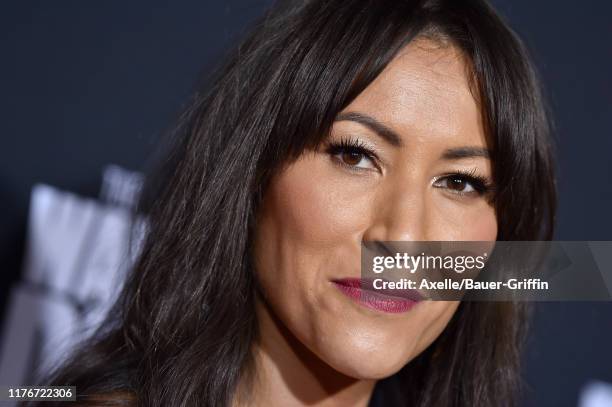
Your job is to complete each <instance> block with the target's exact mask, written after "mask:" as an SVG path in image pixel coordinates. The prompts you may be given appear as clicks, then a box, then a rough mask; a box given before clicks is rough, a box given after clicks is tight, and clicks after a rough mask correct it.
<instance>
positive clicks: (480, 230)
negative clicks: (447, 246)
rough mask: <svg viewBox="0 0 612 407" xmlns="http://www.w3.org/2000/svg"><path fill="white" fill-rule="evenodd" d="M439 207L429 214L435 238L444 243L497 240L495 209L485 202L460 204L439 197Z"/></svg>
mask: <svg viewBox="0 0 612 407" xmlns="http://www.w3.org/2000/svg"><path fill="white" fill-rule="evenodd" d="M436 199H437V200H438V203H437V205H433V206H432V208H433V209H432V211H431V212H430V213H429V216H430V217H431V218H430V224H431V225H432V227H433V228H434V230H435V232H434V233H433V234H434V235H435V238H432V239H431V240H444V241H455V240H457V241H471V240H474V241H493V240H496V238H497V216H496V214H495V208H493V207H492V206H490V205H489V204H487V203H486V202H485V201H479V202H476V203H474V204H469V205H465V204H459V203H457V202H453V201H452V200H450V199H448V198H446V197H437V198H436Z"/></svg>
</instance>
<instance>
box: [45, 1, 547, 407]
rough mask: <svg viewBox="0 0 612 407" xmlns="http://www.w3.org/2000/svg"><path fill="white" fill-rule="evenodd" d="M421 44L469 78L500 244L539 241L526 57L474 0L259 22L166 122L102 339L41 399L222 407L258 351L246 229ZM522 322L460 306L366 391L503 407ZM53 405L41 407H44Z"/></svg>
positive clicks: (300, 6)
mask: <svg viewBox="0 0 612 407" xmlns="http://www.w3.org/2000/svg"><path fill="white" fill-rule="evenodd" d="M419 36H427V37H428V38H433V39H437V40H438V41H441V42H446V43H450V44H452V45H454V46H456V47H458V48H459V49H461V50H462V51H463V52H464V54H465V55H466V56H467V58H468V60H469V61H470V71H471V77H472V78H471V79H472V80H473V84H474V89H475V92H476V93H475V97H476V99H477V100H478V103H479V104H480V108H481V111H482V116H483V122H484V123H485V127H486V132H487V137H488V139H489V143H490V148H491V149H492V151H493V157H492V162H493V177H494V180H495V183H496V185H497V186H498V188H497V190H496V196H495V198H494V205H495V208H496V213H497V220H498V230H499V232H498V237H497V239H498V240H550V239H551V238H552V230H553V220H554V215H555V199H556V198H555V197H556V192H555V183H554V171H553V164H552V159H551V151H550V150H551V146H550V141H549V130H548V125H547V119H546V114H545V109H544V107H543V103H542V98H541V93H540V90H539V86H538V82H537V80H536V76H535V74H534V70H533V68H532V65H531V63H530V62H529V58H528V55H527V53H526V51H525V49H524V46H523V45H522V43H521V42H520V40H519V39H518V38H517V37H516V35H515V34H514V33H513V32H512V31H511V30H510V29H509V28H508V26H507V25H506V24H505V23H504V22H503V21H502V19H500V17H499V16H498V15H497V14H496V13H495V11H494V10H493V9H492V8H491V7H490V6H489V5H488V4H487V2H486V1H484V0H465V1H461V0H446V1H445V0H423V1H418V0H386V1H385V0H336V1H325V0H305V1H284V2H280V3H278V4H276V5H275V6H274V7H272V8H271V9H270V10H269V11H268V12H267V13H266V14H265V15H264V16H263V17H262V18H260V19H259V20H258V21H257V23H256V24H255V25H254V27H253V29H252V31H251V32H250V34H249V35H248V36H247V37H246V38H245V39H244V40H243V41H242V42H241V43H240V45H239V46H238V47H236V49H235V50H234V51H232V53H231V54H230V55H229V57H228V59H227V60H226V62H225V63H224V65H222V66H220V67H219V68H218V70H217V71H216V73H215V75H214V76H213V79H212V80H211V81H210V82H209V83H207V84H206V85H205V86H204V87H203V88H202V90H201V91H200V92H196V94H195V96H194V97H193V100H192V102H191V103H190V105H189V107H188V108H187V109H186V111H185V112H184V114H183V115H182V116H181V117H180V119H179V122H178V125H177V126H176V129H175V131H173V136H172V140H173V143H172V147H171V149H170V152H169V153H168V155H167V156H165V158H164V160H162V162H161V165H160V167H159V170H158V171H157V172H154V173H153V174H151V175H150V176H149V177H148V184H147V186H146V188H145V190H144V193H143V201H142V203H143V205H141V208H143V209H144V212H145V213H146V215H147V218H148V221H149V229H148V233H147V236H146V239H145V241H144V243H143V245H142V252H141V255H140V256H139V257H138V260H137V262H136V264H135V265H134V267H133V270H131V272H130V274H129V275H128V279H127V281H126V283H125V285H124V287H123V289H122V291H121V294H120V297H119V300H118V301H117V302H116V303H115V305H114V307H113V309H112V311H111V312H110V313H109V315H108V317H107V319H106V320H105V322H104V323H103V325H102V326H101V327H100V328H99V329H97V330H96V332H95V333H94V334H93V335H92V336H91V337H90V338H89V339H88V340H87V341H86V342H85V343H83V344H82V345H81V346H80V347H79V348H78V349H77V350H76V351H75V352H74V354H73V355H72V357H71V358H70V359H69V360H68V361H67V362H65V363H64V365H63V366H60V367H59V368H57V369H56V370H55V371H54V372H52V373H51V374H50V375H49V376H48V377H47V379H46V380H45V381H44V384H53V385H73V386H76V387H77V392H78V399H79V400H81V401H82V403H83V404H85V405H87V404H89V405H96V403H97V402H98V401H96V400H102V399H104V398H105V396H109V398H110V399H112V400H115V401H116V402H118V401H120V400H125V401H126V403H129V404H130V405H135V406H195V405H198V406H228V405H230V404H231V401H232V399H233V397H234V394H235V392H236V389H237V383H238V381H239V379H240V378H241V377H243V375H244V374H245V372H248V371H250V369H251V368H252V366H253V360H252V355H251V349H252V344H253V342H254V341H256V340H257V339H258V335H259V332H258V325H257V318H256V315H255V307H254V304H255V300H256V295H257V290H256V278H255V273H254V270H253V267H252V263H251V240H252V237H253V232H254V225H255V214H256V212H257V208H258V206H259V205H260V202H261V200H262V197H263V195H264V194H265V191H266V186H267V185H268V182H269V180H270V179H271V177H272V176H274V174H275V173H277V172H278V171H280V170H281V169H282V166H283V165H284V164H286V163H287V162H290V161H291V160H293V159H295V158H296V157H298V156H299V155H300V154H301V153H302V152H304V151H305V150H306V149H309V148H312V147H314V146H316V145H318V143H319V142H321V141H322V140H323V139H324V138H325V137H326V135H327V134H328V131H329V129H330V127H331V124H332V122H333V121H334V118H335V117H336V115H337V114H338V113H339V112H340V111H341V110H342V109H343V108H344V107H346V106H347V105H348V104H349V103H350V102H351V101H352V100H353V99H354V98H355V97H356V96H357V95H359V93H360V92H362V91H363V90H364V89H365V88H366V87H367V86H368V85H369V84H370V83H371V82H372V81H373V80H374V79H375V78H376V77H377V75H379V74H380V73H381V71H382V70H383V69H384V68H385V66H386V65H387V64H388V63H389V62H390V60H391V59H392V58H393V57H394V55H396V53H397V52H398V50H400V49H401V48H402V47H403V46H405V45H406V44H407V43H408V42H410V41H411V40H413V39H414V38H416V37H419ZM527 316H528V312H527V305H526V304H525V303H513V302H463V303H461V304H460V306H459V308H458V310H457V312H456V314H455V315H454V316H453V318H452V319H451V321H450V323H449V325H448V326H447V327H446V329H445V330H444V331H443V333H442V334H441V335H440V336H439V337H438V338H437V339H436V340H435V341H434V342H433V343H432V345H431V346H430V347H429V348H428V349H427V350H425V351H424V352H423V353H422V354H420V355H419V356H417V357H416V358H415V359H414V360H412V361H411V362H410V363H409V364H407V365H406V366H405V367H404V368H403V369H402V370H401V371H400V372H398V373H397V374H395V375H393V376H392V377H390V378H388V379H385V380H382V381H380V382H379V383H378V384H377V386H376V389H375V392H374V396H373V397H374V399H375V400H377V401H379V402H380V403H382V404H383V405H410V406H446V407H451V406H452V407H458V406H510V405H513V404H514V402H515V400H516V395H517V389H518V386H519V384H520V383H519V361H520V351H521V346H522V342H523V340H524V336H525V328H526V326H525V325H526V323H527ZM44 405H49V404H44Z"/></svg>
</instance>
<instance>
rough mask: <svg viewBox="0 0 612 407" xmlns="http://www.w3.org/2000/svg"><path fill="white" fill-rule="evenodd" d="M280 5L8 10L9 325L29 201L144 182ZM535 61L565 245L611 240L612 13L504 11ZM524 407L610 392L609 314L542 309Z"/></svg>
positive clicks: (604, 4) (1, 161) (598, 5)
mask: <svg viewBox="0 0 612 407" xmlns="http://www.w3.org/2000/svg"><path fill="white" fill-rule="evenodd" d="M270 3H271V2H270V0H267V1H256V0H242V1H237V0H231V1H224V2H216V1H215V2H213V1H208V2H207V1H194V0H190V1H183V2H180V3H172V4H170V2H165V1H158V0H150V1H147V2H123V1H113V2H94V1H67V0H61V1H33V0H32V1H23V2H13V3H8V2H4V3H3V4H2V5H0V32H1V35H0V61H1V62H0V95H1V97H0V119H1V120H0V265H1V266H0V267H1V271H2V273H1V275H2V277H1V279H2V286H1V287H2V288H1V293H0V300H1V301H0V311H2V313H1V314H0V315H4V310H5V308H6V303H7V298H8V293H9V290H10V288H11V286H12V285H13V284H14V283H15V282H16V281H18V279H19V277H20V270H21V260H22V256H23V254H24V243H25V234H26V224H27V215H28V204H29V197H30V190H31V188H32V186H33V185H34V184H35V183H41V182H44V183H47V184H50V185H53V186H56V187H59V188H61V189H65V190H69V191H73V192H76V193H78V194H80V195H83V196H91V197H95V196H97V195H98V191H99V189H100V182H101V173H102V169H103V167H104V166H105V165H106V164H109V163H115V164H119V165H121V166H123V167H125V168H128V169H132V170H141V169H143V167H144V166H145V164H146V163H147V160H148V159H149V157H150V156H151V154H152V153H153V152H154V150H155V148H156V145H157V142H158V140H159V138H160V136H161V134H162V133H163V132H164V131H166V130H167V129H168V128H170V127H171V125H172V123H173V121H174V120H175V118H176V116H177V114H178V113H179V112H180V110H181V108H182V107H183V106H184V104H185V103H186V102H187V100H188V97H189V95H190V93H191V92H192V90H193V89H194V86H195V84H196V82H197V81H198V80H200V79H201V78H202V75H205V74H206V73H207V72H208V71H209V70H210V69H211V68H212V67H213V66H214V65H215V63H216V62H217V61H218V60H219V59H220V58H223V55H224V53H225V52H226V51H227V49H228V47H230V46H231V45H232V44H234V43H235V41H236V40H237V38H239V37H240V35H241V34H242V33H243V32H244V30H245V29H246V28H247V27H248V25H249V23H250V22H252V20H253V19H254V18H256V17H257V16H258V15H260V14H261V12H262V11H263V10H264V9H265V8H266V7H267V6H268V5H269V4H270ZM493 5H494V6H495V7H496V8H497V9H498V10H499V11H500V12H501V14H502V15H503V16H505V18H506V19H507V20H508V22H509V23H510V24H511V26H512V27H513V28H514V29H515V30H516V31H517V32H518V33H519V35H520V36H521V37H522V38H523V39H524V41H525V42H526V44H527V45H528V47H529V48H530V50H531V52H532V55H533V57H534V60H535V62H536V65H537V66H538V69H539V71H540V73H541V77H542V80H543V83H544V86H545V89H546V93H547V97H548V100H549V102H550V106H551V110H552V112H553V118H554V123H555V138H556V143H557V157H558V166H559V175H558V185H559V192H560V199H559V217H558V224H557V226H558V228H557V234H556V237H557V239H560V240H612V230H611V228H612V214H611V211H610V210H611V208H612V188H611V187H612V164H611V162H612V124H611V118H612V97H611V96H610V93H611V92H612V83H611V73H612V49H611V47H610V44H609V41H610V40H611V39H612V24H611V23H610V17H612V3H611V2H608V1H604V0H600V1H582V2H579V3H577V2H573V1H553V0H547V1H543V0H542V1H533V0H532V1H528V0H495V1H493ZM525 364H526V366H525V370H524V377H525V379H526V382H527V385H528V389H527V393H526V396H525V400H524V405H525V406H576V405H577V404H578V397H579V391H580V389H581V388H582V387H583V386H584V385H585V384H586V383H587V382H589V381H591V380H603V381H607V382H610V383H612V303H609V302H608V303H540V304H537V309H536V315H535V320H534V323H533V330H532V335H531V338H530V340H529V348H528V352H527V355H526V361H525Z"/></svg>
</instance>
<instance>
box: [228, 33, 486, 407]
mask: <svg viewBox="0 0 612 407" xmlns="http://www.w3.org/2000/svg"><path fill="white" fill-rule="evenodd" d="M467 72H468V68H467V64H466V60H465V58H464V56H463V55H462V54H461V52H460V51H458V49H456V48H455V47H454V46H452V45H448V44H447V45H441V44H439V43H437V42H433V41H431V40H427V39H418V40H415V41H413V42H411V43H410V44H408V45H407V46H406V47H405V48H404V49H403V50H402V51H401V52H400V53H399V54H398V55H397V56H396V57H395V59H394V60H393V61H392V62H391V63H390V64H389V65H388V66H387V67H386V69H385V70H384V71H383V72H382V73H381V75H380V76H379V77H378V78H377V79H376V80H375V81H374V82H373V83H371V84H370V86H368V87H367V88H366V89H365V90H364V92H362V93H361V94H360V95H359V96H358V97H357V98H356V99H355V100H354V101H353V102H352V103H351V104H350V105H349V106H347V107H346V109H345V110H343V111H342V112H341V114H344V113H359V114H361V115H367V116H368V117H371V118H374V119H375V120H376V121H377V122H379V123H382V124H384V125H385V126H386V127H387V128H389V129H391V130H393V131H394V132H395V133H396V134H397V135H398V136H399V141H400V142H401V146H394V145H392V144H391V143H389V142H388V141H387V140H386V139H384V138H383V137H381V136H380V135H379V134H378V133H377V132H375V131H373V130H372V129H371V128H370V127H368V126H366V125H364V124H362V123H359V122H357V121H354V120H348V119H343V120H337V121H336V122H335V123H334V125H333V127H332V129H331V133H330V136H329V140H328V141H329V142H332V143H333V142H338V141H339V140H341V139H357V140H359V142H360V143H361V144H362V145H365V146H367V148H368V149H371V150H372V151H373V152H375V154H376V156H377V158H376V159H369V158H368V157H366V156H363V157H360V156H359V155H357V156H355V155H350V154H348V153H337V154H331V153H330V152H329V151H328V149H327V147H326V146H328V144H326V143H324V145H323V146H321V148H319V149H318V150H317V151H307V152H305V153H304V154H302V156H301V157H300V158H299V159H298V160H296V161H294V162H292V163H290V164H288V165H287V166H286V167H285V168H284V169H283V171H281V172H279V173H278V174H277V175H276V177H275V178H274V179H273V180H272V183H271V185H270V187H269V189H268V190H267V191H266V196H265V198H264V202H263V205H262V206H261V208H260V212H259V213H258V225H257V232H256V238H255V251H254V253H255V265H256V272H257V277H258V280H259V282H260V285H261V292H262V295H261V296H260V297H259V300H258V305H257V316H258V319H259V324H260V340H259V341H258V342H257V343H256V344H255V345H254V355H255V369H254V371H255V372H256V377H255V382H254V385H253V387H252V391H251V392H250V397H251V398H250V399H249V401H248V403H246V402H245V403H244V404H249V405H261V406H263V405H266V406H293V405H295V406H299V405H309V406H346V405H352V406H366V405H367V403H368V400H369V399H370V397H371V394H372V391H373V388H374V385H375V384H376V381H377V380H379V379H381V378H385V377H388V376H390V375H392V374H394V373H396V372H397V371H398V370H399V369H401V368H402V367H403V366H404V365H406V364H407V363H409V362H410V361H411V360H412V359H413V358H414V357H415V356H417V355H418V354H419V353H421V352H422V351H423V350H424V349H426V348H427V346H429V345H430V344H431V343H432V342H433V341H434V339H435V338H436V337H437V336H438V335H439V334H440V333H441V332H442V330H443V329H444V328H445V327H446V325H447V323H448V322H449V320H450V319H451V317H452V315H453V314H454V313H455V311H456V309H457V307H458V305H459V303H458V302H457V301H423V302H420V303H418V304H417V305H416V306H415V307H413V308H412V309H411V310H410V311H408V312H404V313H385V312H382V311H378V310H372V309H369V308H366V307H364V306H363V305H362V304H359V303H357V302H355V301H353V300H351V299H350V298H348V297H347V296H346V295H345V294H343V293H342V292H341V291H340V290H339V289H338V288H337V287H336V286H335V285H334V284H333V283H332V280H334V279H340V278H348V277H353V278H359V277H360V244H361V242H362V241H363V240H409V241H423V240H489V241H494V240H495V238H496V236H497V219H496V214H495V210H494V208H493V206H492V205H491V202H490V200H489V199H487V196H486V195H480V194H479V193H477V192H476V193H474V192H471V191H470V190H471V187H472V185H471V184H469V183H467V184H465V185H462V186H460V188H457V187H455V188H453V187H451V186H452V184H451V183H449V182H447V181H448V177H447V178H446V179H447V181H444V179H445V178H444V177H445V176H447V175H449V174H454V173H457V172H458V171H462V172H469V173H472V174H477V175H478V176H479V177H483V178H485V179H486V180H489V182H491V178H492V173H491V162H490V160H489V158H487V157H484V156H481V155H477V156H473V157H466V158H453V159H449V158H448V157H446V158H445V157H444V154H445V152H447V151H448V150H449V149H454V148H463V147H470V148H473V147H476V148H478V149H486V148H487V141H486V137H485V131H484V128H483V123H482V117H481V112H480V110H479V107H478V103H477V100H475V98H474V95H473V92H471V90H470V81H469V80H468V75H467ZM345 117H346V116H345ZM460 189H463V191H461V190H460ZM460 192H464V193H460ZM234 404H235V405H240V404H242V402H241V401H240V400H238V401H236V402H235V403H234Z"/></svg>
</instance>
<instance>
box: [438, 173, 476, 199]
mask: <svg viewBox="0 0 612 407" xmlns="http://www.w3.org/2000/svg"><path fill="white" fill-rule="evenodd" d="M433 185H434V186H435V187H437V188H444V189H447V190H449V191H450V192H452V193H455V194H459V195H483V194H485V193H486V192H487V190H488V187H487V184H486V182H485V181H484V180H481V179H478V178H475V177H473V176H466V175H460V174H453V175H447V176H444V177H441V178H438V179H437V180H436V181H435V182H434V184H433Z"/></svg>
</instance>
